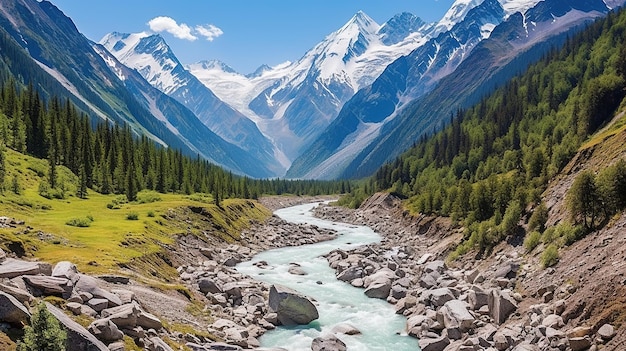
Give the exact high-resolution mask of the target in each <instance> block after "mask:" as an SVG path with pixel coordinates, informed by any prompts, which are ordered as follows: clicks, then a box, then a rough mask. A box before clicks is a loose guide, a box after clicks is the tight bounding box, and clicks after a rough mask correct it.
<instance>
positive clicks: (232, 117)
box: [100, 33, 285, 175]
mask: <svg viewBox="0 0 626 351" xmlns="http://www.w3.org/2000/svg"><path fill="white" fill-rule="evenodd" d="M100 43H101V44H102V45H103V46H104V47H105V48H107V50H108V51H109V52H111V53H112V54H113V55H114V56H115V57H116V58H117V59H118V60H119V61H120V62H122V63H123V64H124V65H126V66H128V67H130V68H133V69H136V70H137V71H138V72H139V73H140V74H141V75H142V76H143V77H144V78H145V79H146V80H147V81H148V82H149V83H150V84H152V86H154V87H155V88H157V89H159V90H160V91H162V92H163V93H165V94H167V95H169V96H171V97H173V98H174V99H176V100H177V101H178V102H180V103H182V104H183V105H185V106H186V107H187V108H188V109H190V110H191V111H192V112H193V113H194V114H195V115H196V116H197V117H198V118H199V119H200V120H201V121H202V122H203V123H204V124H205V125H206V126H207V127H209V129H211V130H212V131H213V132H215V133H216V134H217V135H219V136H220V137H222V138H224V139H225V140H226V141H228V142H230V143H233V144H235V145H237V146H239V147H240V148H242V149H244V150H246V151H247V152H249V153H251V154H252V155H253V156H254V157H255V158H257V159H258V161H257V162H256V163H258V164H260V165H261V166H262V167H264V168H268V169H271V172H270V174H269V175H282V173H283V172H284V168H285V166H284V165H281V164H279V163H278V162H277V161H276V159H280V155H276V152H275V150H274V147H273V145H272V144H271V143H270V141H269V140H268V139H267V138H265V137H264V136H263V135H262V134H261V132H260V131H259V129H258V128H257V126H256V125H255V124H254V122H252V121H251V120H249V119H248V118H247V117H245V116H244V115H242V114H241V113H239V112H238V111H236V110H234V109H233V108H231V107H230V106H229V105H227V104H226V103H224V102H223V101H221V100H220V99H219V98H218V97H217V96H215V94H213V92H212V91H211V90H210V89H208V88H207V87H205V86H204V85H203V84H202V83H201V82H200V81H199V80H198V79H197V78H196V77H195V76H193V75H192V74H190V73H189V72H188V71H187V70H186V69H185V68H184V67H183V65H182V64H181V63H180V62H179V61H178V59H177V58H176V56H175V55H174V53H173V52H172V50H171V49H170V47H169V46H168V45H167V43H166V42H165V40H163V38H162V37H161V36H160V35H158V34H152V35H150V34H147V33H136V34H122V33H111V34H108V35H106V36H105V37H104V38H102V39H101V40H100Z"/></svg>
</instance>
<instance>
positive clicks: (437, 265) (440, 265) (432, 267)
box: [424, 260, 447, 274]
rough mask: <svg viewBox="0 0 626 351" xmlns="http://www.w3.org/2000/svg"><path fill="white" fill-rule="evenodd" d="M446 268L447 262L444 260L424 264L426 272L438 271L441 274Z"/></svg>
mask: <svg viewBox="0 0 626 351" xmlns="http://www.w3.org/2000/svg"><path fill="white" fill-rule="evenodd" d="M446 268H447V267H446V263H445V262H444V261H441V260H439V261H432V262H428V263H426V264H425V265H424V272H426V273H431V272H437V273H439V274H442V273H443V272H444V271H445V270H446Z"/></svg>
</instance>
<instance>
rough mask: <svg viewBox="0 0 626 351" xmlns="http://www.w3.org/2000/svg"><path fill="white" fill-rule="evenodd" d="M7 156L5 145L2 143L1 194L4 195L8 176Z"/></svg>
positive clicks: (0, 151)
mask: <svg viewBox="0 0 626 351" xmlns="http://www.w3.org/2000/svg"><path fill="white" fill-rule="evenodd" d="M5 158H6V155H5V153H4V145H3V144H2V143H0V194H2V193H4V182H5V180H6V175H7V165H6V160H5Z"/></svg>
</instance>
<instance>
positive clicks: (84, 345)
mask: <svg viewBox="0 0 626 351" xmlns="http://www.w3.org/2000/svg"><path fill="white" fill-rule="evenodd" d="M46 308H47V309H48V311H49V312H50V313H52V314H53V315H54V316H55V317H56V319H58V320H59V322H61V325H62V326H63V327H64V328H65V330H66V331H67V342H66V347H67V349H66V351H109V349H108V348H107V347H106V345H105V344H103V343H102V341H100V340H98V339H96V337H95V336H93V335H92V334H91V333H90V332H88V331H87V329H85V328H84V327H83V326H81V325H80V324H78V323H76V322H74V321H73V320H71V319H70V318H69V317H68V316H67V315H66V314H65V313H63V311H62V310H60V309H58V308H56V307H54V306H52V305H51V304H49V303H46Z"/></svg>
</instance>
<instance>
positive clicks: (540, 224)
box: [528, 202, 548, 232]
mask: <svg viewBox="0 0 626 351" xmlns="http://www.w3.org/2000/svg"><path fill="white" fill-rule="evenodd" d="M547 221H548V208H547V207H546V204H544V203H543V202H542V203H541V204H540V205H539V206H537V208H535V210H534V211H533V214H532V215H531V216H530V220H529V221H528V229H529V230H537V231H539V232H543V231H544V230H546V222H547Z"/></svg>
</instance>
